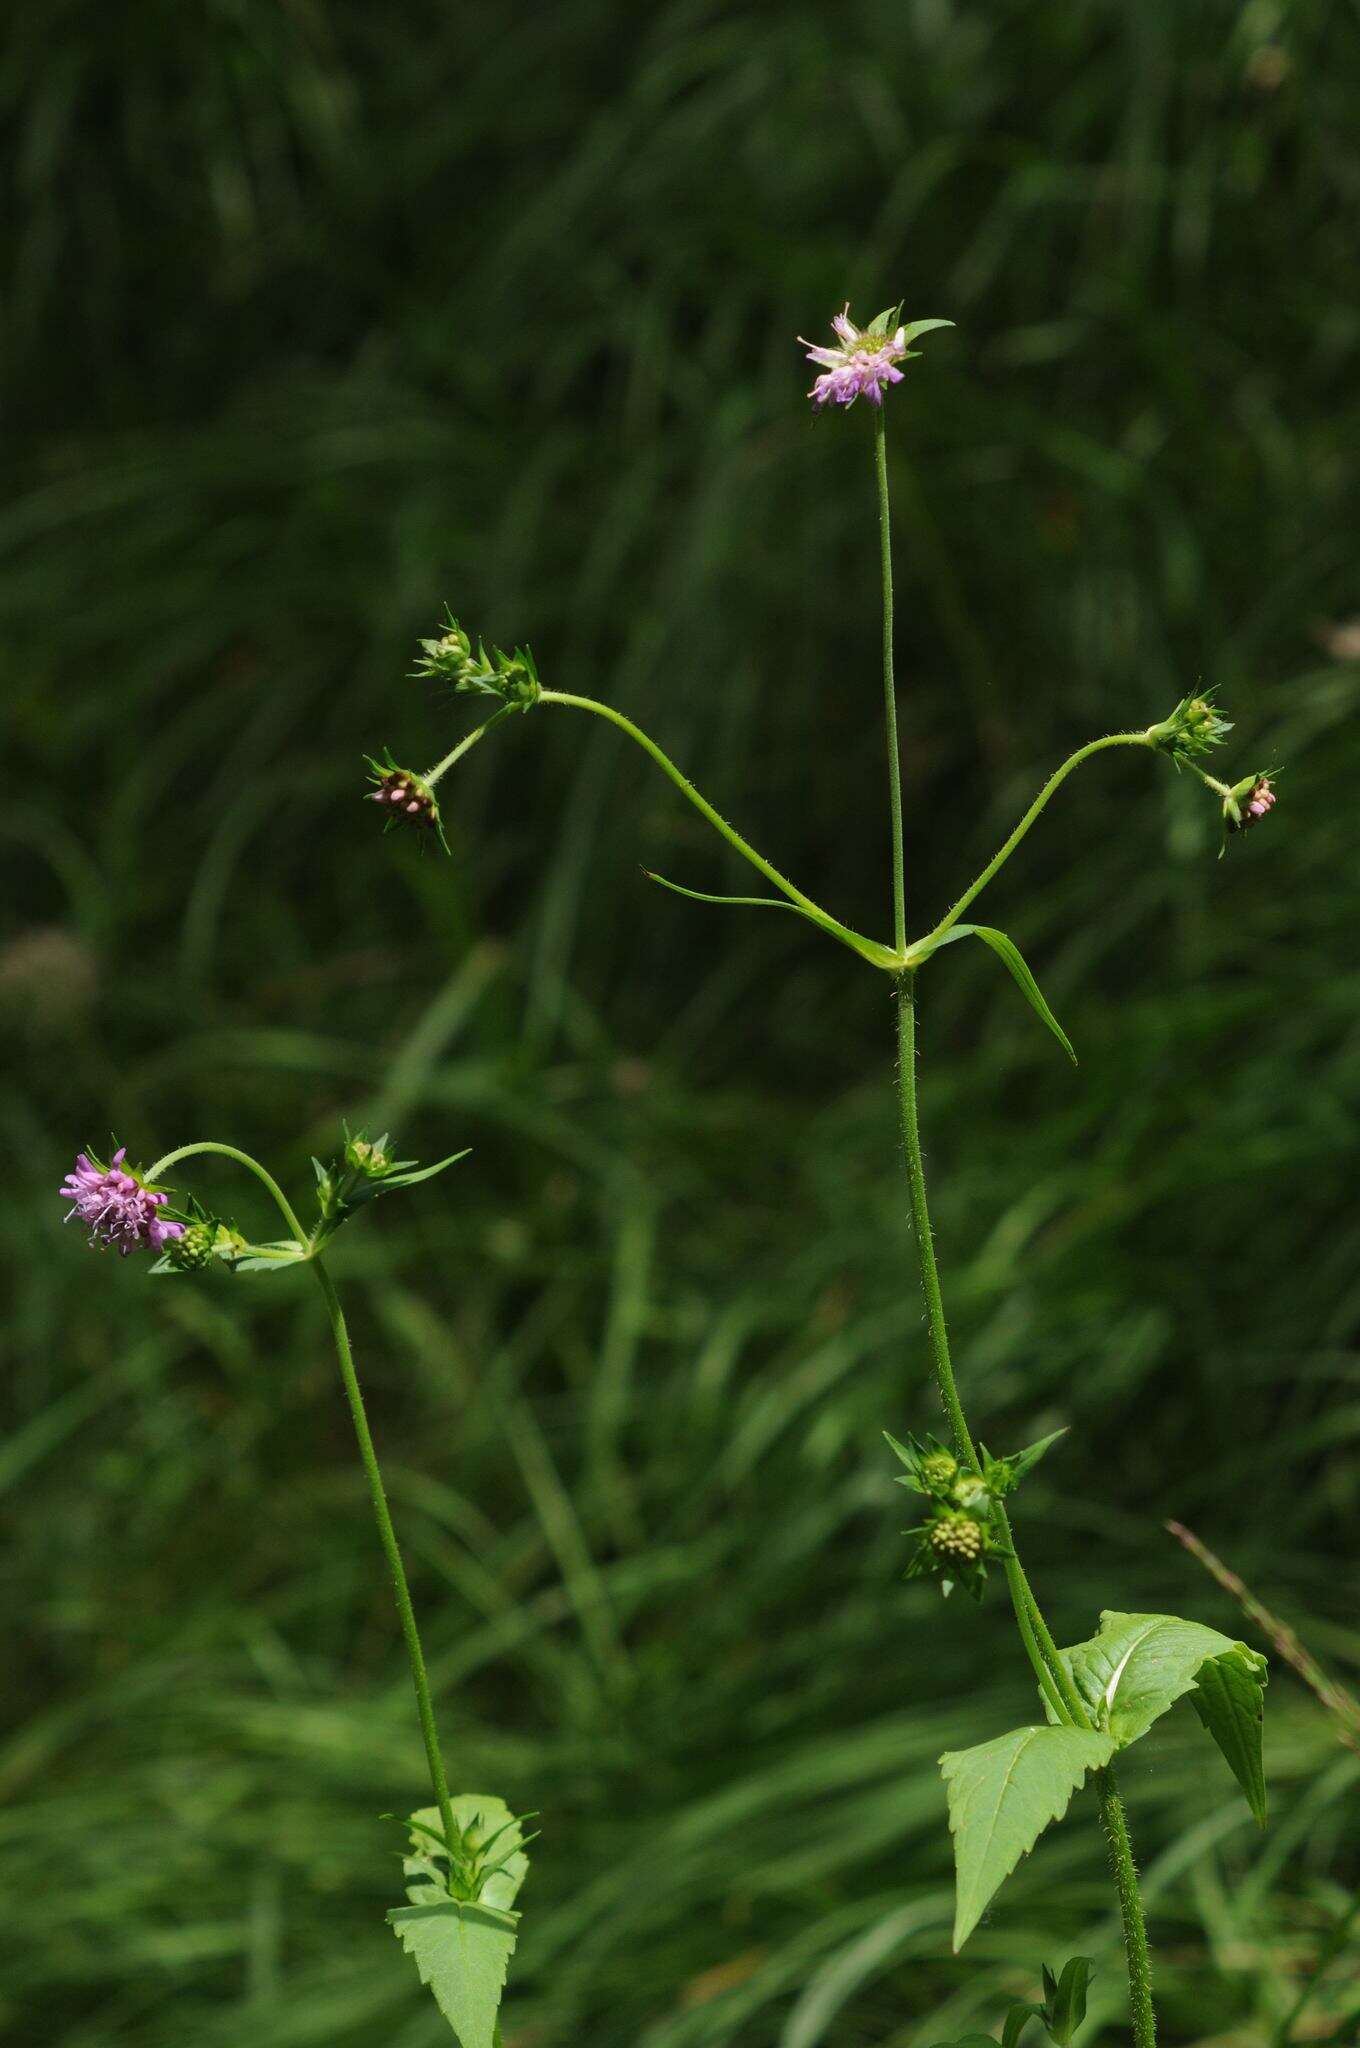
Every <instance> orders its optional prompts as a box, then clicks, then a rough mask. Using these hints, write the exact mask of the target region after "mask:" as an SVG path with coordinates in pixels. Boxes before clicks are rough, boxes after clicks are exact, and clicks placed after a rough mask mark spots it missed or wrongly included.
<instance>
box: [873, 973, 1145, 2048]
mask: <svg viewBox="0 0 1360 2048" xmlns="http://www.w3.org/2000/svg"><path fill="white" fill-rule="evenodd" d="M914 982H915V977H914V976H913V975H911V974H902V975H899V977H898V980H897V1034H898V1035H897V1049H898V1065H897V1088H898V1101H899V1104H900V1108H901V1122H902V1142H903V1146H904V1148H905V1151H906V1157H907V1183H908V1187H909V1189H910V1192H911V1215H912V1225H913V1229H914V1232H915V1237H916V1256H917V1260H918V1262H919V1264H920V1268H921V1291H922V1293H923V1294H924V1296H925V1304H926V1327H927V1331H928V1333H929V1337H930V1349H931V1357H932V1360H933V1362H934V1366H935V1378H936V1381H937V1382H938V1385H939V1389H940V1398H941V1400H942V1401H943V1403H944V1409H945V1413H946V1415H947V1416H948V1417H949V1422H950V1427H951V1429H952V1430H953V1432H954V1439H955V1444H956V1446H957V1449H958V1452H959V1456H960V1457H961V1458H962V1459H963V1460H964V1461H965V1462H966V1463H967V1464H968V1466H969V1467H970V1469H971V1470H973V1471H974V1472H976V1471H979V1470H980V1465H979V1460H978V1455H977V1450H976V1447H975V1446H974V1443H973V1438H972V1435H971V1434H970V1432H969V1428H968V1422H967V1419H966V1417H965V1415H964V1412H963V1403H962V1402H961V1401H960V1399H959V1390H958V1385H957V1382H956V1381H955V1378H954V1367H953V1361H952V1359H951V1357H950V1351H949V1332H948V1328H947V1326H946V1323H945V1316H944V1296H943V1292H942V1290H941V1287H940V1273H939V1267H938V1266H937V1264H936V1260H935V1241H934V1236H933V1233H932V1231H931V1227H930V1209H929V1206H928V1204H927V1201H926V1176H925V1163H924V1160H923V1158H922V1155H921V1129H920V1117H919V1114H918V1110H917V1097H916V991H915V986H914ZM994 1513H995V1516H996V1521H997V1527H998V1529H999V1531H1000V1534H1001V1539H1002V1541H1003V1543H1004V1544H1005V1545H1006V1547H1007V1550H1008V1552H1009V1555H1008V1556H1007V1557H1006V1559H1005V1567H1006V1583H1007V1586H1008V1587H1009V1589H1010V1596H1011V1605H1012V1606H1013V1607H1014V1609H1015V1621H1016V1626H1017V1628H1018V1629H1019V1631H1020V1640H1021V1642H1022V1643H1023V1644H1024V1647H1025V1654H1026V1656H1027V1657H1028V1658H1029V1661H1030V1663H1031V1665H1032V1666H1033V1667H1034V1673H1035V1676H1036V1677H1037V1679H1038V1681H1039V1684H1040V1686H1041V1688H1042V1690H1043V1693H1044V1697H1045V1698H1046V1699H1047V1700H1048V1701H1049V1703H1050V1704H1051V1705H1052V1707H1053V1709H1054V1711H1055V1713H1057V1715H1058V1718H1059V1720H1060V1721H1063V1722H1065V1723H1066V1724H1067V1725H1068V1726H1069V1727H1075V1728H1090V1726H1091V1717H1090V1715H1089V1713H1088V1712H1087V1710H1086V1704H1085V1702H1084V1701H1083V1699H1082V1698H1081V1695H1080V1694H1079V1693H1078V1691H1077V1689H1076V1687H1075V1686H1074V1684H1073V1683H1072V1678H1071V1674H1070V1673H1069V1672H1068V1670H1067V1667H1066V1665H1065V1664H1064V1663H1063V1661H1062V1659H1061V1657H1060V1656H1059V1654H1058V1648H1057V1645H1056V1643H1055V1642H1054V1640H1053V1636H1052V1633H1051V1631H1050V1629H1049V1627H1048V1624H1047V1622H1046V1621H1045V1620H1044V1617H1043V1614H1042V1612H1041V1611H1040V1607H1039V1603H1038V1600H1037V1599H1036V1598H1035V1595H1034V1589H1033V1587H1032V1586H1031V1585H1030V1582H1029V1580H1028V1578H1027V1577H1026V1575H1025V1569H1024V1566H1023V1565H1022V1564H1021V1562H1020V1559H1019V1556H1018V1555H1017V1553H1016V1548H1015V1538H1014V1534H1013V1532H1012V1529H1011V1523H1010V1517H1009V1516H1008V1515H1007V1513H1006V1510H1005V1507H1004V1506H1003V1504H1002V1503H1001V1502H1000V1501H997V1502H996V1504H995V1507H994ZM1096 1789H1097V1793H1098V1796H1099V1799H1100V1817H1101V1822H1102V1825H1103V1827H1104V1830H1105V1839H1106V1841H1107V1843H1108V1844H1109V1851H1110V1867H1111V1869H1112V1871H1113V1872H1114V1880H1115V1885H1116V1887H1117V1889H1118V1892H1119V1910H1120V1914H1121V1917H1122V1920H1123V1927H1124V1949H1125V1953H1126V1955H1127V1957H1128V1968H1129V2003H1130V2009H1131V2012H1132V2015H1133V2032H1134V2041H1135V2043H1136V2048H1154V2044H1155V2042H1156V2038H1157V2035H1156V2024H1155V2020H1154V2016H1153V2010H1152V1967H1151V1963H1150V1961H1149V1959H1148V1945H1147V1928H1146V1926H1145V1924H1144V1920H1143V1905H1142V1899H1141V1896H1140V1894H1139V1890H1138V1873H1137V1871H1136V1870H1135V1868H1134V1862H1133V1850H1132V1848H1131V1847H1130V1844H1129V1829H1128V1822H1127V1820H1126V1819H1125V1817H1124V1806H1123V1802H1122V1800H1121V1799H1120V1797H1119V1792H1118V1788H1117V1786H1116V1784H1115V1781H1114V1775H1113V1772H1112V1770H1111V1769H1110V1768H1109V1766H1107V1767H1106V1768H1105V1769H1104V1770H1103V1771H1100V1772H1098V1773H1097V1774H1096Z"/></svg>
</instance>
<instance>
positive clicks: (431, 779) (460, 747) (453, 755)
mask: <svg viewBox="0 0 1360 2048" xmlns="http://www.w3.org/2000/svg"><path fill="white" fill-rule="evenodd" d="M514 709H515V706H514V705H513V704H502V705H501V707H500V709H499V711H493V712H492V714H491V716H490V718H484V719H483V720H482V722H481V724H480V725H474V726H473V728H472V731H471V732H470V733H465V734H464V736H463V738H462V739H461V740H459V742H458V744H457V746H456V747H451V748H450V749H449V751H448V753H447V754H445V756H444V758H443V760H442V761H436V762H435V765H434V767H433V768H431V769H430V770H429V772H428V774H426V775H422V777H421V778H420V779H421V781H422V782H423V783H424V784H425V787H426V789H433V788H434V786H435V784H436V782H438V780H439V778H440V776H441V775H444V774H447V772H448V770H449V769H450V768H452V766H453V764H454V762H455V761H461V760H462V758H463V756H464V754H466V753H469V752H470V751H471V750H472V748H473V747H475V746H476V744H477V742H478V740H480V739H485V737H486V735H487V734H488V733H489V732H490V730H491V728H492V726H493V725H499V724H500V722H501V720H502V719H503V718H508V717H509V716H510V713H511V712H512V711H513V710H514Z"/></svg>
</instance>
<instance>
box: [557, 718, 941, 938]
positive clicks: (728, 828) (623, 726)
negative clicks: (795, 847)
mask: <svg viewBox="0 0 1360 2048" xmlns="http://www.w3.org/2000/svg"><path fill="white" fill-rule="evenodd" d="M538 702H539V703H540V704H569V705H572V706H574V707H575V709H576V710H577V711H593V712H594V714H595V716H596V717H597V718H607V719H608V720H609V723H610V724H611V725H616V726H617V727H618V729H619V731H620V732H625V733H627V735H628V737H629V739H630V740H634V741H636V743H637V745H638V746H640V747H641V748H642V750H643V752H644V753H645V754H649V755H650V756H651V758H652V760H653V761H655V762H656V765H657V767H658V768H659V769H660V770H661V772H662V773H663V775H666V776H668V777H669V779H670V780H671V781H672V782H673V783H674V784H675V786H676V788H677V789H678V790H679V791H680V793H681V795H682V796H684V797H686V798H688V800H689V802H690V803H692V804H693V806H694V808H695V810H696V811H698V812H699V813H700V815H701V816H702V817H705V818H707V820H708V822H709V824H710V825H712V827H713V828H714V830H715V831H716V832H719V833H721V835H722V837H723V838H724V839H725V840H726V841H727V843H728V845H729V846H731V847H734V848H735V850H736V851H737V852H738V853H739V854H740V855H741V857H742V859H743V860H746V861H749V862H750V863H751V866H752V867H753V868H755V869H756V870H757V871H758V872H759V873H760V874H762V875H764V877H765V879H766V881H768V882H773V883H774V886H775V888H776V889H778V890H779V891H780V892H781V893H782V894H783V895H785V896H787V898H788V900H789V902H790V903H792V904H795V905H796V906H797V908H798V909H799V910H802V911H804V912H805V913H806V914H807V916H809V917H810V918H811V919H812V920H813V922H814V923H815V924H819V925H821V926H822V927H823V929H824V930H827V931H830V932H833V933H834V934H835V935H836V937H837V938H839V939H841V940H842V941H843V942H844V943H845V944H846V945H847V946H850V947H851V948H852V949H853V950H854V951H855V952H856V953H859V954H860V955H861V956H862V957H863V958H864V959H866V960H869V961H871V962H872V963H873V965H874V966H875V967H897V966H898V965H900V957H899V956H900V953H901V950H902V949H901V947H899V948H898V952H897V953H896V954H894V953H893V952H891V951H890V950H889V948H888V947H887V946H880V945H879V944H878V943H877V941H876V940H874V939H866V938H865V937H864V935H863V934H862V933H861V932H856V931H852V930H851V928H850V926H849V925H844V924H842V923H841V922H840V920H839V919H838V918H834V917H832V915H831V913H830V912H829V911H826V910H823V909H822V906H821V904H820V903H814V902H813V900H812V898H811V897H810V896H805V895H804V894H803V891H802V890H801V889H800V888H798V886H797V885H796V884H795V883H793V882H791V881H790V880H789V878H788V876H787V875H782V874H781V873H780V872H779V869H778V868H777V867H775V865H774V864H773V862H772V861H768V860H766V858H765V856H764V855H763V854H760V853H757V852H756V850H755V848H754V846H752V845H751V843H750V841H749V840H748V839H743V838H742V836H741V834H740V832H738V831H737V829H736V827H735V826H734V825H729V824H728V822H727V820H726V818H724V817H723V815H722V813H721V812H720V811H716V810H715V809H714V808H713V806H712V804H711V803H710V802H709V801H708V798H707V797H706V796H702V795H701V794H700V792H699V791H698V790H697V789H696V788H695V787H694V784H693V783H692V782H691V781H690V779H689V777H688V776H687V775H685V774H683V773H682V772H681V770H680V769H679V768H677V767H676V765H675V763H674V761H672V759H671V758H670V755H669V754H666V753H663V751H662V749H661V748H660V747H659V746H658V745H657V744H656V741H655V740H653V739H649V738H648V736H647V734H646V733H645V732H644V731H643V730H642V728H641V726H638V725H634V723H633V721H632V719H631V718H625V717H624V715H623V713H622V712H621V711H616V710H615V709H614V707H613V705H612V704H601V703H599V702H598V701H597V700H596V699H595V698H594V697H576V696H573V695H572V694H571V692H570V691H567V690H543V691H542V692H541V693H540V695H539V698H538ZM672 886H673V885H672ZM680 893H681V894H682V895H684V894H686V893H697V892H686V891H684V890H681V891H680Z"/></svg>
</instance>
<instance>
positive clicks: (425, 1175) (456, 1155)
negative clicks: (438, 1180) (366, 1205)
mask: <svg viewBox="0 0 1360 2048" xmlns="http://www.w3.org/2000/svg"><path fill="white" fill-rule="evenodd" d="M471 1150H472V1147H471V1145H464V1147H463V1149H462V1151H461V1152H450V1154H449V1156H448V1158H447V1159H440V1160H437V1161H436V1162H435V1164H434V1165H433V1166H421V1167H418V1168H417V1169H416V1170H415V1172H413V1173H389V1174H384V1175H383V1178H382V1179H381V1180H378V1181H374V1182H373V1186H374V1187H375V1188H377V1189H378V1190H379V1192H380V1193H381V1192H382V1191H383V1190H385V1189H387V1188H413V1187H414V1186H415V1185H416V1183H417V1181H422V1180H433V1179H434V1177H435V1175H436V1174H437V1173H443V1171H444V1169H445V1168H446V1167H448V1166H456V1165H457V1164H458V1161H459V1160H460V1159H466V1158H467V1156H468V1154H469V1152H471Z"/></svg>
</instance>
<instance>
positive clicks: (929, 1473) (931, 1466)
mask: <svg viewBox="0 0 1360 2048" xmlns="http://www.w3.org/2000/svg"><path fill="white" fill-rule="evenodd" d="M918 1469H919V1471H920V1474H921V1477H922V1479H923V1480H924V1481H925V1483H926V1485H927V1486H928V1487H930V1488H931V1489H932V1491H934V1492H938V1493H943V1492H945V1491H946V1489H947V1488H948V1487H949V1486H950V1484H951V1483H952V1482H953V1480H954V1477H955V1475H956V1474H957V1472H958V1469H959V1464H958V1459H957V1458H955V1457H954V1456H953V1455H952V1453H950V1452H949V1451H930V1452H929V1453H928V1454H927V1455H926V1456H925V1457H924V1458H922V1460H921V1463H920V1466H919V1468H918Z"/></svg>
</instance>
